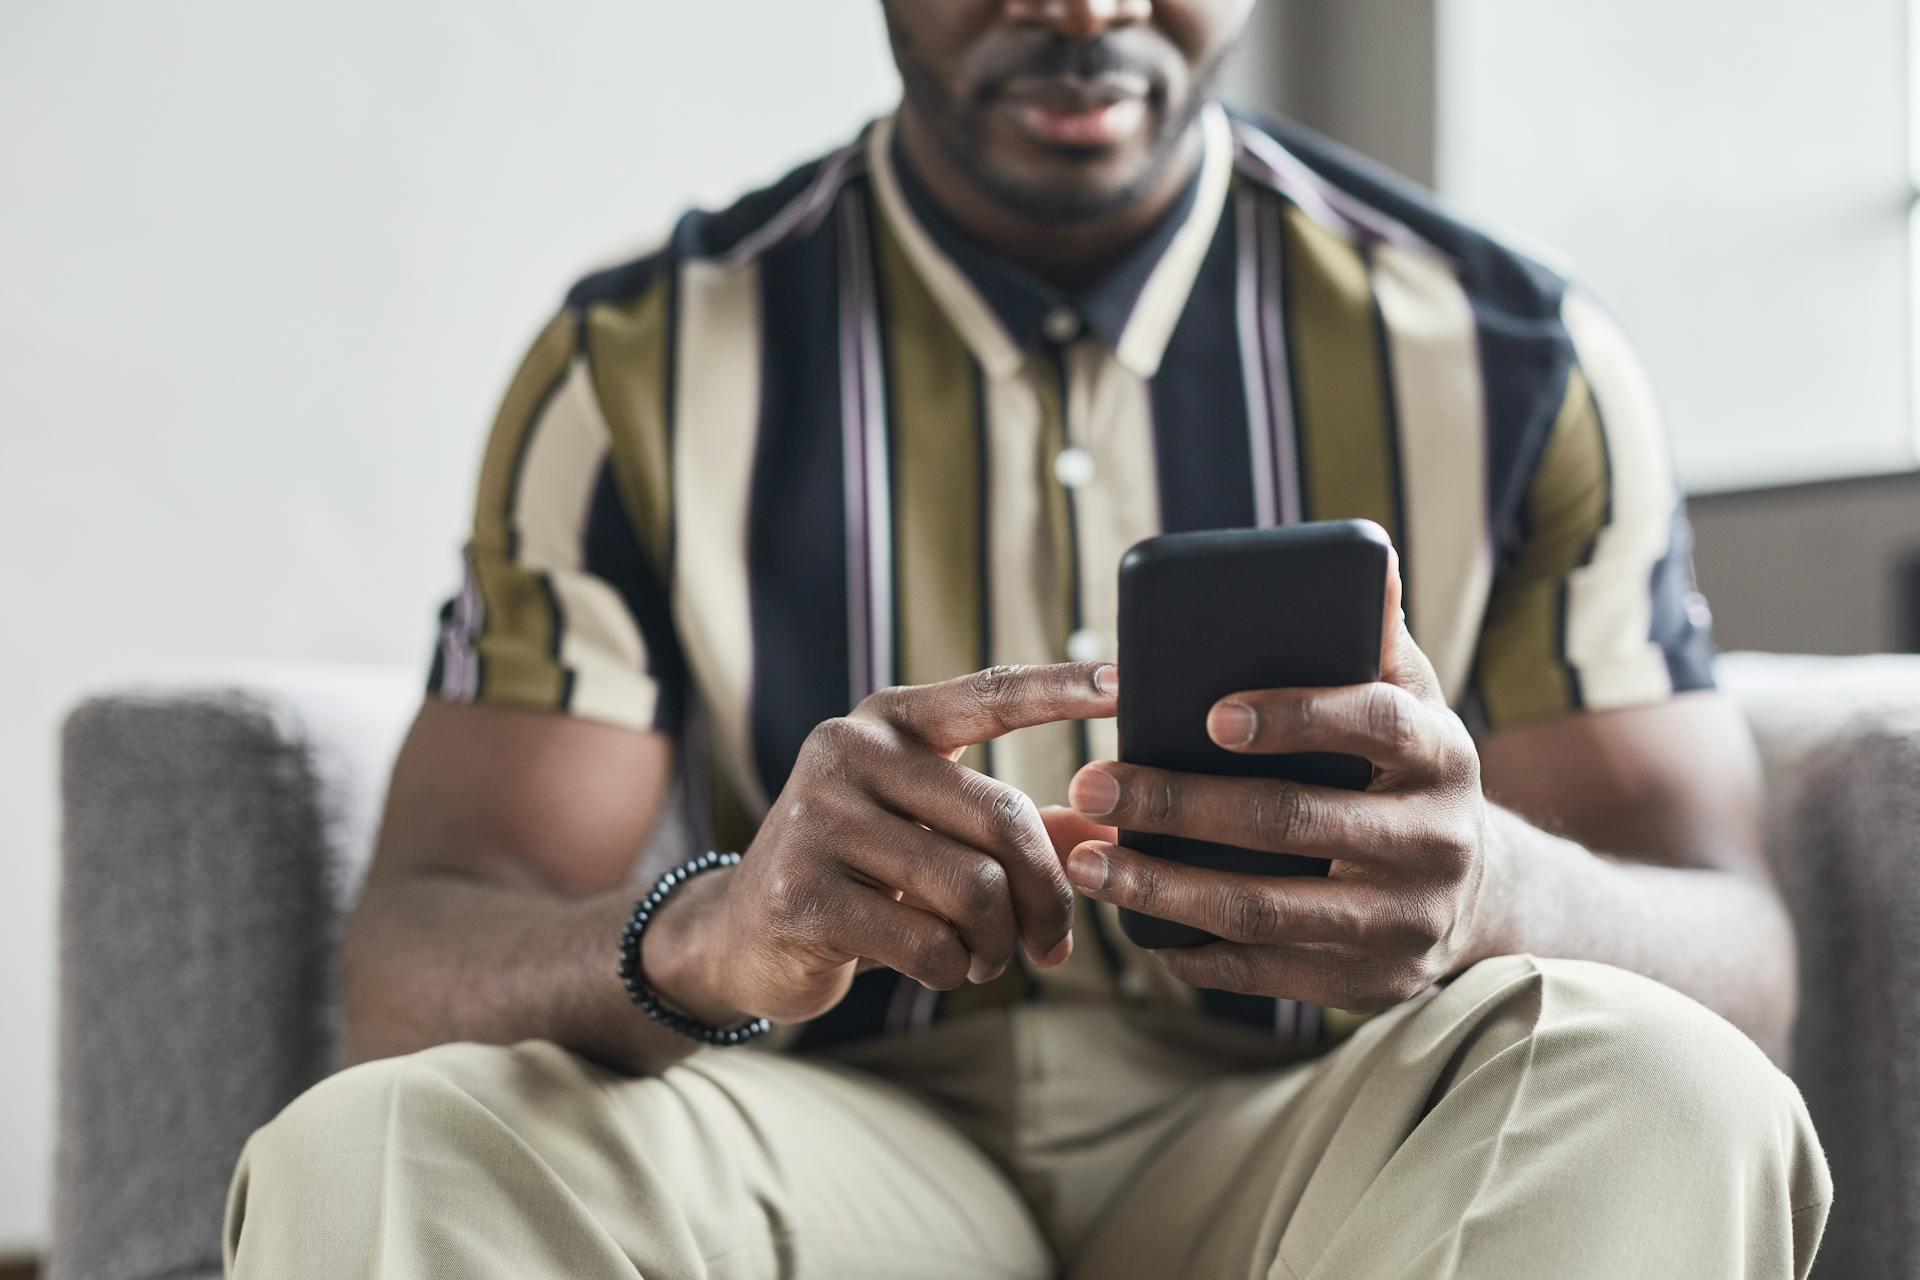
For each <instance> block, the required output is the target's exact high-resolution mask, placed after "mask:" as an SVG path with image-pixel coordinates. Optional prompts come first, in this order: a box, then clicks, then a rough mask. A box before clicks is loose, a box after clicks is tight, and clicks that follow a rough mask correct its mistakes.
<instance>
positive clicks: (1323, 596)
mask: <svg viewBox="0 0 1920 1280" xmlns="http://www.w3.org/2000/svg"><path fill="white" fill-rule="evenodd" d="M1387 555H1388V541H1387V535H1386V531H1385V530H1383V529H1381V527H1380V526H1379V525H1377V524H1374V523H1373V522H1372V521H1370V520H1328V521H1321V522H1316V523H1312V524H1298V525H1288V526H1285V527H1283V528H1277V529H1221V530H1213V531H1208V532H1202V533H1173V534H1166V535H1163V536H1161V537H1158V538H1148V539H1147V540H1146V541H1144V542H1140V543H1137V544H1135V546H1134V547H1133V548H1132V549H1130V550H1129V551H1128V552H1127V554H1126V556H1125V557H1124V558H1123V559H1122V560H1121V561H1120V637H1119V639H1120V652H1119V662H1120V712H1119V714H1120V726H1119V728H1120V759H1121V760H1123V761H1125V762H1127V763H1129V764H1143V765H1152V766H1154V767H1155V768H1159V769H1173V770H1178V771H1179V772H1182V773H1211V774H1224V775H1226V776H1229V777H1239V778H1286V779H1290V780H1292V781H1296V782H1308V783H1314V784H1317V785H1319V786H1326V787H1345V788H1348V789H1350V790H1355V791H1358V790H1361V789H1363V788H1365V787H1366V786H1367V784H1368V783H1369V782H1371V781H1372V780H1373V766H1372V765H1371V764H1370V763H1369V762H1368V761H1366V760H1363V759H1361V758H1360V757H1358V756H1346V755H1332V754H1326V753H1319V752H1311V753H1301V754H1297V755H1274V756H1267V755H1242V754H1238V753H1236V752H1232V751H1228V750H1227V749H1226V748H1224V747H1221V746H1217V745H1215V743H1214V742H1213V740H1212V739H1211V738H1209V737H1208V736H1207V711H1208V710H1209V708H1211V707H1212V706H1213V704H1214V703H1215V702H1217V701H1219V700H1220V699H1221V698H1223V697H1225V696H1226V695H1227V694H1229V693H1234V692H1237V691H1239V690H1243V689H1284V688H1312V687H1323V686H1333V685H1349V684H1365V683H1368V682H1370V681H1374V680H1378V679H1379V678H1380V642H1381V627H1382V623H1383V614H1384V612H1385V609H1386V583H1387ZM1120 843H1121V845H1123V846H1124V847H1126V848H1129V849H1137V850H1139V851H1140V852H1142V853H1146V854H1151V855H1153V856H1154V857H1158V858H1168V859H1171V860H1173V861H1175V862H1184V863H1189V864H1191V865H1193V866H1197V867H1210V868H1213V869H1215V870H1219V871H1238V872H1250V873H1253V874H1255V875H1276V876H1311V875H1325V874H1326V873H1327V862H1326V860H1325V859H1323V858H1308V857H1302V856H1299V855H1297V854H1289V853H1266V852H1261V851H1256V850H1252V849H1241V848H1237V847H1235V846H1232V845H1224V844H1215V843H1213V842H1211V841H1207V840H1190V839H1186V838H1184V837H1181V836H1167V835H1159V834H1156V833H1153V832H1146V831H1122V832H1121V833H1120ZM1120 918H1121V923H1122V924H1123V925H1124V927H1125V929H1126V933H1127V936H1128V937H1129V938H1131V939H1133V941H1134V942H1136V943H1138V944H1139V945H1140V946H1143V947H1188V946H1197V945H1198V944H1200V943H1203V942H1212V941H1214V940H1215V939H1214V935H1212V934H1210V933H1207V932H1206V931H1204V930H1201V929H1195V928H1192V927H1190V926H1188V925H1184V924H1176V923H1173V922H1172V921H1167V920H1160V919H1156V918H1154V917H1153V916H1145V915H1141V914H1139V913H1138V912H1135V911H1128V910H1125V909H1122V911H1121V912H1120Z"/></svg>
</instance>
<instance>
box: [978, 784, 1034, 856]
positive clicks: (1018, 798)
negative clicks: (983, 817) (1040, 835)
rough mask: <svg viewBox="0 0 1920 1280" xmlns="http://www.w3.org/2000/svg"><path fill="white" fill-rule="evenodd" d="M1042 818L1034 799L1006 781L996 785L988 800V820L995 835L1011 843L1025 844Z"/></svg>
mask: <svg viewBox="0 0 1920 1280" xmlns="http://www.w3.org/2000/svg"><path fill="white" fill-rule="evenodd" d="M1039 820H1040V811H1039V809H1037V808H1035V807H1034V803H1033V800H1032V799H1031V798H1029V797H1028V795H1027V793H1026V792H1024V791H1021V790H1020V789H1019V788H1018V787H1011V786H1007V785H1005V784H1004V783H1003V784H1001V785H999V786H996V787H995V788H994V790H993V794H992V795H991V796H990V797H989V798H988V801H987V822H988V824H989V826H990V827H991V829H992V832H993V834H994V836H995V837H997V838H998V839H1000V840H1003V841H1005V842H1006V843H1008V844H1011V845H1016V846H1019V845H1024V844H1025V843H1026V840H1027V837H1028V836H1029V835H1031V834H1032V831H1033V825H1034V824H1035V823H1036V822H1038V821H1039Z"/></svg>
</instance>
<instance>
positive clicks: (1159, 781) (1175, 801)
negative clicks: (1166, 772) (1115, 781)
mask: <svg viewBox="0 0 1920 1280" xmlns="http://www.w3.org/2000/svg"><path fill="white" fill-rule="evenodd" d="M1133 792H1134V788H1132V787H1122V788H1121V789H1120V807H1119V809H1118V811H1117V812H1116V813H1115V814H1114V815H1113V816H1115V817H1118V816H1119V815H1120V814H1123V813H1125V812H1126V811H1127V809H1128V807H1129V806H1128V804H1127V797H1128V796H1129V795H1131V794H1133ZM1139 807H1140V811H1141V814H1142V816H1144V817H1145V818H1146V819H1147V820H1148V821H1150V822H1152V823H1153V824H1154V825H1155V826H1156V827H1159V828H1163V829H1164V828H1166V827H1169V826H1171V825H1173V824H1174V823H1176V822H1178V821H1179V820H1180V809H1181V805H1180V787H1179V784H1178V783H1176V782H1175V781H1174V780H1173V779H1172V778H1171V777H1159V778H1155V779H1154V780H1153V782H1152V783H1150V784H1149V785H1148V786H1147V787H1145V788H1144V789H1143V791H1142V794H1141V796H1140V802H1139Z"/></svg>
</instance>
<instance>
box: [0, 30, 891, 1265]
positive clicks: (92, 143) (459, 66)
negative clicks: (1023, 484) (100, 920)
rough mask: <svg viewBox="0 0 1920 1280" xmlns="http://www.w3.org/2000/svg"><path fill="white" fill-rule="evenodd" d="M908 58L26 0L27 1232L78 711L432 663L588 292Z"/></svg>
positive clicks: (14, 996) (18, 924)
mask: <svg viewBox="0 0 1920 1280" xmlns="http://www.w3.org/2000/svg"><path fill="white" fill-rule="evenodd" d="M894 83H895V82H894V79H893V74H892V69H891V66H890V64H889V62H888V60H887V57H886V51H885V43H884V35H883V32H882V29H881V24H880V21H879V10H878V6H877V5H876V4H874V3H872V2H871V0H861V2H860V3H845V2H841V3H834V4H805V5H801V4H794V3H789V2H788V0H703V3H699V4H665V3H659V2H657V0H656V2H654V3H645V2H641V0H576V2H575V3H572V4H568V5H564V6H563V5H541V6H535V5H525V4H513V3H508V2H506V0H466V2H465V3H461V4H454V3H432V2H429V0H414V2H413V3H399V4H395V3H382V2H380V0H329V2H328V3H325V4H313V5H303V4H294V3H291V2H290V0H280V2H279V3H271V2H269V3H261V2H260V0H250V2H249V0H191V2H190V0H177V2H176V3H171V4H142V3H134V2H132V0H123V2H122V3H117V4H114V3H104V2H102V0H12V2H11V3H7V4H4V5H0V352H4V354H3V355H0V547H4V548H5V550H4V552H0V601H4V604H3V605H0V619H4V620H5V625H4V626H0V815H4V816H3V817H0V831H4V833H5V835H4V839H5V841H6V844H5V845H4V847H0V974H4V975H5V978H4V984H3V985H0V1252H4V1251H6V1250H8V1249H10V1248H13V1247H18V1246H22V1245H34V1244H37V1243H39V1242H40V1241H42V1239H43V1236H44V1230H45V1224H46V1222H47V1215H48V1205H47V1181H48V1179H47V1162H48V1158H49V1152H50V1148H51V1131H50V1111H51V1106H52V1098H53V1070H54V1064H53V1056H52V1030H53V1010H52V992H53V980H54V974H53V954H54V946H53V922H54V901H55V893H56V881H57V862H56V854H55V847H56V841H57V832H56V827H57V821H56V809H55V800H56V796H55V777H54V769H53V765H54V742H55V737H54V735H55V732H56V726H57V722H58V719H59V716H60V714H61V711H62V709H63V708H65V707H66V706H67V705H69V704H70V703H71V701H72V700H73V698H74V697H75V696H76V694H77V693H78V692H79V691H80V690H81V689H83V688H84V687H86V686H88V685H89V684H91V683H94V682H97V681H102V680H108V679H111V678H112V677H113V676H114V675H115V674H116V673H118V672H124V671H127V670H129V669H131V668H137V667H146V666H151V665H153V664H156V663H167V662H176V661H178V662H200V661H207V660H229V659H231V660H240V659H253V658H266V659H292V660H315V661H356V662H378V663H399V664H406V665H409V666H413V667H415V668H417V669H420V670H421V671H422V672H424V665H423V664H424V662H425V659H426V657H427V652H428V644H429V640H430V634H431V620H432V616H433V611H434V609H435V607H436V606H437V603H438V600H439V598H440V595H441V593H442V592H443V591H444V590H446V589H447V588H448V587H449V586H450V584H451V582H452V575H453V570H454V565H455V561H454V552H455V548H456V546H457V543H458V541H459V538H460V535H461V526H462V523H463V521H464V519H465V515H466V507H467V503H468V501H469V493H470V490H471V486H472V480H473V475H474V470H475V467H476V466H477V460H478V449H479V445H480V441H481V438H482V433H483V431H484V429H485V423H486V420H487V417H488V415H489V414H490V412H491V409H492V404H493V401H494V398H495V397H496V396H497V395H498V393H499V391H500V389H501V387H502V385H503V382H504V380H505V378H506V376H507V375H508V373H509V372H510V370H511V366H512V363H513V361H514V360H515V359H516V358H517V356H518V353H519V350H520V348H521V346H522V344H523V343H524V342H525V341H527V339H528V338H529V337H530V336H531V335H532V333H533V332H534V331H535V329H536V328H537V326H538V325H539V324H540V323H541V322H542V321H543V320H544V319H545V317H546V315H547V314H548V311H549V309H550V308H551V307H552V306H553V305H554V304H555V303H556V302H557V301H558V299H559V296H560V292H561V290H562V289H564V287H565V286H566V284H567V283H568V282H569V281H570V280H571V279H572V278H573V277H574V276H575V275H576V274H578V272H579V271H580V270H581V269H582V268H583V267H585V266H588V265H591V264H593V263H595V262H597V261H600V260H603V259H605V258H607V257H609V256H611V255H613V254H614V253H616V252H617V251H618V250H619V249H620V248H622V247H623V246H625V245H628V244H630V243H633V242H637V241H640V240H644V239H646V238H649V237H650V236H651V234H652V233H653V231H654V230H655V228H656V227H657V226H659V225H660V224H661V222H662V220H663V219H665V218H666V217H667V216H669V215H670V213H671V211H673V210H674V209H675V208H676V207H678V206H679V205H680V204H681V203H682V202H683V201H684V200H685V199H686V198H688V197H690V196H699V195H708V196H711V197H714V198H720V197H724V196H725V195H726V194H727V193H728V192H729V191H731V190H734V189H737V188H739V187H741V186H742V185H755V184H757V183H759V182H761V181H764V180H768V179H770V178H772V177H775V176H777V175H778V174H779V173H780V172H782V171H784V169H785V168H786V167H787V166H788V165H789V164H790V163H792V162H794V161H796V160H798V159H800V158H802V157H804V156H805V155H807V154H809V153H810V152H811V151H814V150H818V149H821V148H823V147H825V146H826V145H828V144H830V143H831V142H833V141H834V140H836V139H838V138H841V137H843V136H846V135H848V134H849V133H850V132H851V131H852V130H853V129H854V128H855V127H856V126H857V124H858V122H859V121H860V120H861V119H862V118H863V116H864V115H866V114H868V113H871V112H873V111H875V110H878V109H880V108H882V107H884V106H885V105H886V103H887V102H888V101H889V99H890V98H891V96H892V94H893V92H894Z"/></svg>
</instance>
